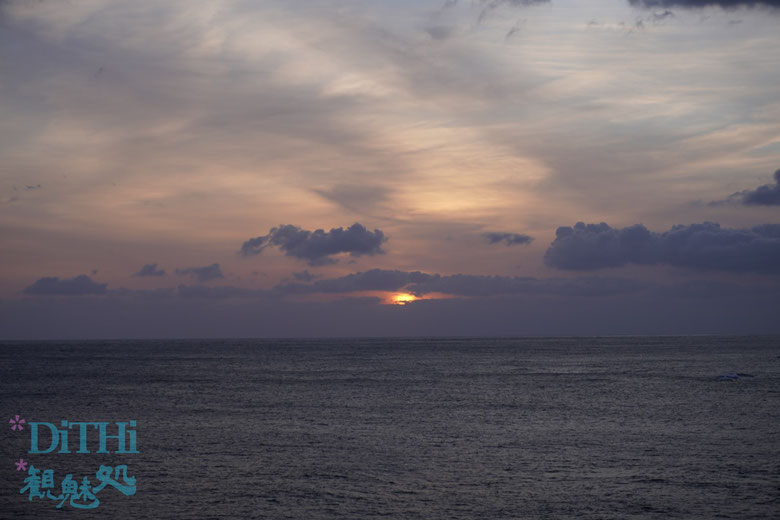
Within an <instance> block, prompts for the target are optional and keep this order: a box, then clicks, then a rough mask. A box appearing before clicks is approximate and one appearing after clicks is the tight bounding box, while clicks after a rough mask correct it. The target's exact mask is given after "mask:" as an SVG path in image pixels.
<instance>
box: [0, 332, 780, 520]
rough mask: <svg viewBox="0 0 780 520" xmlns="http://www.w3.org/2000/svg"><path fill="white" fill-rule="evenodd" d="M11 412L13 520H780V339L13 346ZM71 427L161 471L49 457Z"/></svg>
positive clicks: (0, 486) (6, 448)
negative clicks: (45, 493)
mask: <svg viewBox="0 0 780 520" xmlns="http://www.w3.org/2000/svg"><path fill="white" fill-rule="evenodd" d="M737 374H740V375H737ZM719 376H725V377H719ZM0 409H1V410H2V413H3V414H4V415H3V416H2V417H0V420H2V424H3V432H2V433H0V518H2V519H8V518H45V519H49V518H65V516H67V517H68V518H81V517H83V518H90V519H95V518H119V519H124V518H138V519H166V518H172V519H179V518H180V519H211V518H213V519H250V518H267V519H286V518H290V519H372V518H391V519H396V518H397V519H425V520H436V519H505V518H506V519H510V518H512V519H514V518H520V519H523V518H528V519H537V518H544V519H559V518H560V519H566V518H577V519H611V518H615V519H629V518H659V519H660V518H663V519H667V518H686V519H688V518H701V519H716V518H739V519H749V518H756V519H758V518H760V519H767V518H780V433H779V432H780V337H609V338H544V339H538V338H534V339H530V338H525V339H485V338H471V339H435V338H432V339H419V338H418V339H410V338H406V339H358V340H356V339H343V340H341V339H327V340H313V339H307V340H180V341H81V342H4V343H0ZM16 414H20V415H21V417H22V418H25V419H26V421H27V429H26V430H24V431H21V432H20V431H13V430H12V429H11V428H10V426H9V424H10V423H8V421H9V420H10V419H11V418H14V417H15V415H16ZM61 420H68V421H71V422H77V421H86V422H93V421H129V420H135V421H137V427H136V428H135V429H136V431H137V436H138V437H137V442H138V450H139V451H140V453H139V454H124V455H121V454H112V455H101V454H96V453H94V451H95V450H96V449H97V442H96V440H95V439H96V438H95V437H89V438H88V442H89V445H88V447H89V448H91V449H92V451H93V453H89V454H76V453H71V454H58V453H49V454H28V453H27V450H28V449H29V448H30V435H29V422H30V421H37V422H49V423H53V424H55V426H58V425H59V423H60V421H61ZM75 432H76V429H74V430H73V431H71V433H70V435H71V436H74V435H75V436H76V439H75V440H74V438H72V437H71V440H70V445H71V450H76V449H78V440H77V437H78V436H77V434H76V433H75ZM90 435H94V432H93V433H91V434H90ZM111 442H114V441H111ZM42 444H45V443H42ZM110 446H112V444H111V443H109V447H110ZM20 457H22V458H23V459H24V460H25V461H27V462H28V463H31V464H33V465H34V466H35V467H36V468H41V469H53V470H54V475H55V481H56V484H55V487H56V489H55V492H56V493H55V494H59V493H60V492H61V490H60V483H61V481H62V479H63V478H64V477H65V475H66V474H72V476H73V479H74V480H78V481H79V483H81V482H82V479H83V477H85V476H86V477H88V478H89V479H90V482H91V485H93V486H94V485H96V484H97V482H98V481H97V480H96V479H95V473H96V471H97V470H98V468H99V467H100V466H101V465H111V466H114V465H118V464H126V465H127V467H128V474H129V475H132V476H134V477H135V478H136V479H137V480H136V486H137V492H136V493H135V495H132V496H125V495H123V494H122V493H120V492H119V491H117V490H116V489H114V488H112V487H106V488H105V489H103V490H102V491H100V493H99V494H98V495H96V496H97V497H98V498H99V499H100V503H99V506H98V507H97V508H95V509H92V510H79V509H76V508H74V507H72V506H71V505H70V503H69V502H68V501H67V500H66V501H65V502H64V504H63V506H62V509H60V510H58V509H57V505H58V504H59V502H58V501H57V500H52V499H50V498H35V499H33V500H29V497H28V494H22V493H20V489H22V487H23V486H24V480H25V478H26V477H28V474H27V472H26V471H16V466H15V465H14V461H17V460H18V459H19V458H20ZM63 515H65V516H63Z"/></svg>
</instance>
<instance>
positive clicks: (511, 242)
mask: <svg viewBox="0 0 780 520" xmlns="http://www.w3.org/2000/svg"><path fill="white" fill-rule="evenodd" d="M482 236H483V237H485V238H486V239H487V241H488V242H489V243H491V244H498V243H499V242H504V243H505V244H506V245H507V246H516V245H525V244H530V243H531V241H533V237H530V236H528V235H521V234H519V233H483V234H482Z"/></svg>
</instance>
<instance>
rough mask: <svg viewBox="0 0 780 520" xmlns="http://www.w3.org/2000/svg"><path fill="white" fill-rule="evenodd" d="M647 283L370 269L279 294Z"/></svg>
mask: <svg viewBox="0 0 780 520" xmlns="http://www.w3.org/2000/svg"><path fill="white" fill-rule="evenodd" d="M650 286H651V284H648V283H645V282H640V281H637V280H631V279H626V278H614V277H596V276H591V277H577V278H532V277H519V276H516V277H511V276H490V275H472V274H454V275H440V274H431V273H422V272H420V271H398V270H386V269H372V270H370V271H364V272H359V273H353V274H349V275H347V276H341V277H338V278H330V279H326V280H320V281H318V282H316V283H313V284H298V283H292V284H280V285H278V286H277V287H276V288H275V289H274V291H275V292H277V293H281V294H303V293H349V292H358V291H400V290H404V291H407V292H410V293H413V294H416V295H418V296H422V295H425V294H431V293H445V294H451V295H455V296H464V297H476V298H479V297H493V296H506V295H523V294H536V295H540V294H548V295H565V296H613V295H618V294H628V293H634V292H638V291H641V290H644V289H646V288H648V287H650Z"/></svg>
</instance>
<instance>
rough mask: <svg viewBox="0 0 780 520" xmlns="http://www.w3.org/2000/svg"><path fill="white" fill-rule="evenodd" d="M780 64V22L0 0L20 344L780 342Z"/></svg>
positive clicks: (613, 11)
mask: <svg viewBox="0 0 780 520" xmlns="http://www.w3.org/2000/svg"><path fill="white" fill-rule="evenodd" d="M779 49H780V1H767V2H738V1H722V2H711V1H675V0H670V1H666V0H654V1H651V0H648V1H645V2H642V1H638V0H637V1H634V0H598V1H596V0H579V1H578V0H552V1H543V0H538V1H532V0H526V1H523V0H490V1H477V0H472V1H468V0H460V1H458V0H447V1H443V0H436V1H425V0H415V1H411V0H392V1H391V0H384V1H366V0H363V1H357V0H354V1H347V0H343V1H335V0H334V1H305V2H304V1H290V0H286V1H282V0H279V1H225V2H207V1H191V0H186V1H185V0H179V1H166V2H152V1H138V0H133V1H112V2H107V1H92V0H83V1H76V0H72V1H70V0H57V1H54V0H51V1H46V0H43V1H37V0H35V1H32V0H30V1H25V0H19V1H14V0H10V1H9V0H7V1H5V2H0V159H1V161H0V238H1V240H2V242H1V243H2V270H0V338H7V339H13V338H113V337H255V336H270V337H276V336H320V335H323V336H374V335H381V336H387V335H391V336H406V335H525V334H528V335H535V334H552V335H570V334H629V333H631V334H633V333H661V334H669V333H710V332H712V333H778V332H780V320H778V318H777V317H778V316H779V315H780V51H779ZM776 171H777V172H778V173H775V172H776ZM578 223H581V224H578Z"/></svg>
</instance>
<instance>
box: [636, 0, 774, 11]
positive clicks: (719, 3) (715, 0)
mask: <svg viewBox="0 0 780 520" xmlns="http://www.w3.org/2000/svg"><path fill="white" fill-rule="evenodd" d="M628 1H629V3H630V4H631V5H636V6H641V7H648V8H653V7H681V8H686V9H687V8H697V7H710V6H714V7H721V8H723V9H735V8H737V7H757V6H765V7H780V0H758V1H752V0H747V1H746V0H628Z"/></svg>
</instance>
